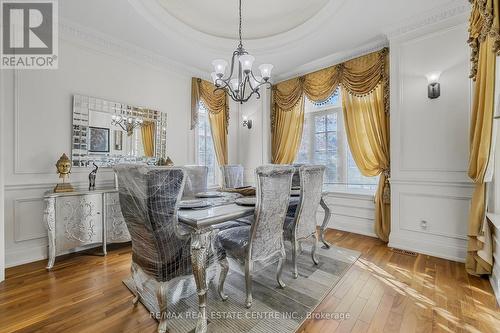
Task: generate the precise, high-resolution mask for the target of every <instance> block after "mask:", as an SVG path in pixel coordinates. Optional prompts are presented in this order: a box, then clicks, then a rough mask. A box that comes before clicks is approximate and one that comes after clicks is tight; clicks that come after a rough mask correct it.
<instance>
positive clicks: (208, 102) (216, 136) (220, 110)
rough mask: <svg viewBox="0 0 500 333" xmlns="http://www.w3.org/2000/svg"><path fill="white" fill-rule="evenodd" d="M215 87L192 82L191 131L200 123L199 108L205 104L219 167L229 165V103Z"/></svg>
mask: <svg viewBox="0 0 500 333" xmlns="http://www.w3.org/2000/svg"><path fill="white" fill-rule="evenodd" d="M214 90H215V86H214V85H213V84H212V83H211V82H208V81H205V80H202V79H199V78H192V80H191V129H194V127H195V126H196V124H197V123H198V106H199V103H200V102H201V103H203V105H204V106H205V108H206V109H207V110H208V119H209V121H210V129H211V131H212V140H213V142H214V149H215V155H216V156H217V162H218V163H219V165H226V164H227V163H228V155H227V154H228V153H227V130H228V125H229V103H228V99H227V94H226V93H225V92H224V91H223V90H218V91H214Z"/></svg>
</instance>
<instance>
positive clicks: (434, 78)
mask: <svg viewBox="0 0 500 333" xmlns="http://www.w3.org/2000/svg"><path fill="white" fill-rule="evenodd" d="M426 76H427V82H428V83H429V85H428V86H427V97H429V98H430V99H435V98H438V97H439V96H441V85H440V84H439V82H438V81H439V77H440V76H441V73H439V72H434V73H430V74H427V75H426Z"/></svg>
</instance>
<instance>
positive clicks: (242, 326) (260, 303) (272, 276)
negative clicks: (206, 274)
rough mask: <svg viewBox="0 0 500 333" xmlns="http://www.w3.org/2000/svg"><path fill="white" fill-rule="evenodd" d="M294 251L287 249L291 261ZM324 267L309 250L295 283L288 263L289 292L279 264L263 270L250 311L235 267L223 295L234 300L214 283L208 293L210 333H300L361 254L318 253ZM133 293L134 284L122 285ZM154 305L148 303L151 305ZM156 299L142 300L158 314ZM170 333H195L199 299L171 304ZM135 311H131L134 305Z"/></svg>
mask: <svg viewBox="0 0 500 333" xmlns="http://www.w3.org/2000/svg"><path fill="white" fill-rule="evenodd" d="M289 253H290V251H289V249H288V248H287V255H289ZM317 253H318V258H319V262H320V263H319V265H314V264H313V263H312V260H311V254H310V251H309V249H308V248H304V250H303V251H302V253H301V254H300V255H299V256H298V260H297V263H298V272H299V277H298V278H297V279H293V278H292V274H291V258H290V256H288V257H287V260H286V263H285V266H284V268H283V275H282V278H283V281H284V282H285V284H286V288H285V289H280V288H278V287H277V282H276V264H273V265H270V266H268V267H266V268H263V269H260V270H259V271H258V272H256V273H254V275H253V287H252V291H253V303H252V307H251V308H250V309H247V308H246V307H245V277H244V274H243V272H242V271H241V268H240V266H239V265H238V264H237V263H235V262H230V270H229V274H228V276H227V278H226V282H225V284H224V291H225V293H226V294H227V295H228V296H229V299H228V300H227V301H222V300H221V299H220V298H219V296H218V293H217V282H218V279H217V278H215V279H214V280H213V281H212V282H211V283H210V284H209V292H208V305H207V316H208V331H209V332H218V333H221V332H230V333H236V332H251V333H253V332H264V333H289V332H295V331H296V330H297V329H298V328H299V327H300V325H301V324H302V323H303V322H304V320H306V319H307V318H308V316H309V315H310V314H311V313H313V312H314V309H315V308H316V307H317V306H318V305H319V304H320V303H321V301H322V300H323V299H324V298H325V297H326V295H327V294H328V293H329V292H330V291H331V290H332V289H333V288H334V287H335V285H336V284H337V283H338V282H339V281H340V279H341V278H342V276H343V275H344V274H345V273H346V272H347V270H348V269H349V267H351V265H352V264H354V262H355V261H356V260H357V259H358V257H359V255H360V253H359V252H357V251H352V250H348V249H344V248H340V247H335V246H332V247H331V248H330V249H323V248H319V249H318V251H317ZM123 283H124V284H125V285H126V286H127V287H128V288H129V289H130V290H134V288H135V287H134V283H133V281H132V279H131V278H128V279H126V280H124V281H123ZM148 300H149V301H148ZM151 300H155V297H154V296H153V294H151V297H145V298H144V299H142V298H141V303H143V305H144V306H145V307H146V308H147V309H148V310H149V311H150V312H151V313H156V312H157V311H158V310H157V309H158V304H157V302H156V301H151ZM167 304H168V315H167V318H168V331H169V332H170V333H185V332H194V329H195V327H196V319H197V318H196V314H197V310H198V298H197V296H196V294H192V295H191V296H188V297H186V298H182V299H180V300H178V299H176V300H175V301H172V300H171V299H170V294H169V300H168V303H167ZM131 306H132V305H131Z"/></svg>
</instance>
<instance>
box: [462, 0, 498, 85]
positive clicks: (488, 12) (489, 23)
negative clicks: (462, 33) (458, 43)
mask: <svg viewBox="0 0 500 333" xmlns="http://www.w3.org/2000/svg"><path fill="white" fill-rule="evenodd" d="M469 2H470V3H471V4H472V12H471V15H470V18H469V40H468V43H469V46H470V47H471V62H472V66H471V75H470V77H471V78H472V79H474V80H475V79H476V76H477V69H478V61H479V47H480V44H481V43H483V42H484V41H485V40H486V37H490V38H491V39H492V43H493V45H492V47H491V49H492V50H493V52H494V53H496V54H497V55H500V2H499V1H498V0H469Z"/></svg>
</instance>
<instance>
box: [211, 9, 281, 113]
mask: <svg viewBox="0 0 500 333" xmlns="http://www.w3.org/2000/svg"><path fill="white" fill-rule="evenodd" d="M239 16H240V21H239V37H240V42H239V44H238V47H237V48H236V50H235V51H234V52H233V56H232V58H231V69H230V72H229V75H228V76H227V77H225V76H224V75H225V74H226V67H227V65H228V63H227V61H226V60H224V59H217V60H214V61H212V65H213V66H214V70H215V72H213V73H212V74H211V75H212V80H213V83H214V85H215V87H216V88H215V90H214V91H217V90H225V91H226V93H227V94H228V95H229V96H230V97H231V98H232V99H233V100H234V101H235V102H239V103H240V104H243V103H244V102H246V101H248V100H249V99H250V97H252V95H253V94H256V95H257V98H260V93H259V89H260V87H262V86H268V87H271V82H269V79H270V78H271V71H272V69H273V65H271V64H262V65H260V66H259V70H260V74H261V75H260V76H256V75H254V73H253V71H252V65H253V62H254V60H255V58H254V57H253V56H251V55H250V54H248V52H247V51H246V50H245V49H244V48H243V42H242V38H241V0H239Z"/></svg>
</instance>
